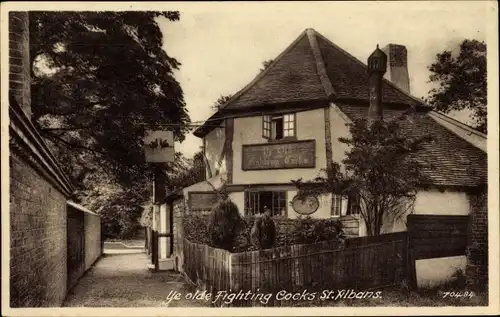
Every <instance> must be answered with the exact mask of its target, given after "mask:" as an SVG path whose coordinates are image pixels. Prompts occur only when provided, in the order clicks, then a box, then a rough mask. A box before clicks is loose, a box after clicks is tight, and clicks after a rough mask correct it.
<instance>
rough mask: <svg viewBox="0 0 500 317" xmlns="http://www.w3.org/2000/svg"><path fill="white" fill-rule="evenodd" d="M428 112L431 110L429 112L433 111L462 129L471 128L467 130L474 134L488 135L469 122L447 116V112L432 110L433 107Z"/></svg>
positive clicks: (483, 136) (485, 136)
mask: <svg viewBox="0 0 500 317" xmlns="http://www.w3.org/2000/svg"><path fill="white" fill-rule="evenodd" d="M429 112H431V114H432V113H434V114H436V115H437V116H440V117H444V118H443V120H445V121H448V122H450V123H451V124H453V125H455V126H457V127H459V128H461V129H463V130H471V131H469V132H471V133H474V134H476V135H478V136H480V137H482V138H485V139H486V138H487V137H488V136H487V135H486V134H485V133H483V132H481V131H479V130H478V129H476V128H474V127H473V126H471V125H469V124H466V123H463V122H462V121H459V120H457V119H455V118H452V117H450V116H448V115H447V114H445V113H443V112H440V111H437V110H434V109H433V110H430V111H429Z"/></svg>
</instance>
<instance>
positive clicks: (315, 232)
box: [292, 216, 342, 244]
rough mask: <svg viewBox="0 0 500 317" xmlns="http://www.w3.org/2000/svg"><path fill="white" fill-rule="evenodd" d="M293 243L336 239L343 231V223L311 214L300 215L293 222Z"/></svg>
mask: <svg viewBox="0 0 500 317" xmlns="http://www.w3.org/2000/svg"><path fill="white" fill-rule="evenodd" d="M292 231H293V233H294V234H293V240H292V241H293V243H295V244H308V243H315V242H319V241H325V240H334V239H336V238H338V236H339V234H341V233H342V224H341V223H340V221H338V220H335V219H313V218H311V217H310V216H306V217H299V218H298V219H297V221H295V222H294V223H293V229H292Z"/></svg>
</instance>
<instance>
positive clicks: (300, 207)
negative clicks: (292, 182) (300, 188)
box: [292, 196, 319, 215]
mask: <svg viewBox="0 0 500 317" xmlns="http://www.w3.org/2000/svg"><path fill="white" fill-rule="evenodd" d="M292 208H293V210H295V212H296V213H298V214H300V215H310V214H312V213H314V212H315V211H316V210H318V208H319V200H318V198H316V197H315V196H306V197H304V199H300V198H299V197H298V196H295V197H293V199H292Z"/></svg>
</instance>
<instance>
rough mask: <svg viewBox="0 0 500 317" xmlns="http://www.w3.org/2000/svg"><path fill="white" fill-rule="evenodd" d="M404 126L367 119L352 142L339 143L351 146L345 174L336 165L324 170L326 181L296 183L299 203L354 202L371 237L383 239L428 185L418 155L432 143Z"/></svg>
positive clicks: (354, 126) (352, 127) (356, 125)
mask: <svg viewBox="0 0 500 317" xmlns="http://www.w3.org/2000/svg"><path fill="white" fill-rule="evenodd" d="M398 121H399V120H393V121H390V122H387V123H385V122H382V121H375V122H374V123H373V124H369V123H368V121H367V120H365V119H362V120H355V121H354V122H352V123H350V124H348V126H349V131H350V138H339V141H340V142H342V143H344V144H347V145H349V150H348V152H346V158H345V159H344V160H343V161H342V163H343V164H344V167H345V169H344V170H343V169H342V167H341V166H340V165H339V164H338V163H333V164H331V165H330V166H328V167H327V168H326V169H325V170H323V174H325V175H323V176H318V177H317V178H315V179H313V180H309V181H302V179H299V180H294V181H293V183H294V184H295V185H296V186H297V188H298V190H299V198H304V197H306V196H308V195H323V194H336V195H342V196H344V197H351V202H352V203H355V205H357V206H358V212H359V214H360V215H361V217H362V218H363V220H364V221H365V223H366V228H367V233H368V235H379V234H380V232H381V228H382V225H383V223H384V221H386V220H387V219H392V220H394V219H397V218H398V217H400V216H402V215H403V214H405V213H406V212H408V211H410V210H411V209H412V206H413V202H414V200H415V196H416V191H417V188H418V186H420V185H422V184H425V183H426V178H425V177H424V176H423V174H422V168H424V166H422V165H421V164H420V163H418V162H417V161H416V160H415V159H414V155H413V154H415V153H416V152H417V151H419V150H420V148H421V146H422V145H423V144H424V143H425V142H426V141H428V140H429V137H427V136H425V137H420V138H410V137H409V136H406V135H405V134H404V133H403V131H402V130H401V128H400V126H399V122H398Z"/></svg>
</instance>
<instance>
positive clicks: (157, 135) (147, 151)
mask: <svg viewBox="0 0 500 317" xmlns="http://www.w3.org/2000/svg"><path fill="white" fill-rule="evenodd" d="M144 155H145V156H146V162H149V163H167V162H173V160H174V157H175V150H174V133H173V132H172V131H147V132H146V135H145V136H144Z"/></svg>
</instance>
